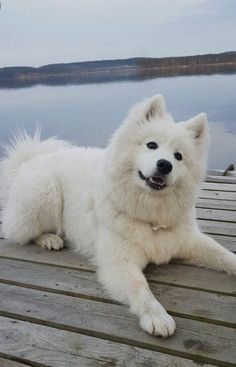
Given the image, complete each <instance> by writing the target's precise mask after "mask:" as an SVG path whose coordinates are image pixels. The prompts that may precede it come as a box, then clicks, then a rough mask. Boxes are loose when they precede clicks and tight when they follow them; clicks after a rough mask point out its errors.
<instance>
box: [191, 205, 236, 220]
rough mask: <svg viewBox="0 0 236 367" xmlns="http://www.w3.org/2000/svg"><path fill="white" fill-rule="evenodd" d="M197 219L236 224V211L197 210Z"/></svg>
mask: <svg viewBox="0 0 236 367" xmlns="http://www.w3.org/2000/svg"><path fill="white" fill-rule="evenodd" d="M197 218H198V219H207V220H216V221H225V222H234V223H236V210H221V209H210V208H197Z"/></svg>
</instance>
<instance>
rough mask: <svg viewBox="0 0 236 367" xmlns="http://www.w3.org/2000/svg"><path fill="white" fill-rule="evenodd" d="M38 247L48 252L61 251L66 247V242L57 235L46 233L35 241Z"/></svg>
mask: <svg viewBox="0 0 236 367" xmlns="http://www.w3.org/2000/svg"><path fill="white" fill-rule="evenodd" d="M34 242H35V243H36V244H37V245H39V246H41V247H43V248H47V249H48V250H56V251H58V250H61V249H62V248H63V247H64V241H63V239H62V238H61V237H59V236H58V235H57V234H53V233H44V234H42V235H41V236H39V237H38V238H36V239H35V241H34Z"/></svg>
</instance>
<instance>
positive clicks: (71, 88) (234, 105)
mask: <svg viewBox="0 0 236 367" xmlns="http://www.w3.org/2000/svg"><path fill="white" fill-rule="evenodd" d="M155 93H162V94H163V95H164V96H165V98H166V102H167V108H168V110H169V111H170V112H171V113H172V115H173V116H174V118H175V119H176V121H179V120H184V119H187V118H190V117H192V116H193V115H195V114H198V113H199V112H206V113H207V114H208V118H209V121H210V127H211V146H210V152H209V153H210V154H209V168H221V169H224V168H226V166H228V165H229V164H230V163H234V164H235V163H236V74H231V75H210V76H181V77H180V76H179V77H169V78H155V79H149V80H147V79H146V80H141V81H122V82H109V83H100V84H87V85H85V84H84V85H66V86H41V85H38V86H34V87H30V88H18V89H0V144H1V146H2V145H3V144H4V143H6V142H7V141H8V139H9V137H10V136H11V132H12V131H15V130H16V129H18V128H22V127H25V129H26V130H27V131H29V132H33V131H34V130H35V127H36V126H40V127H41V128H42V136H43V137H49V136H52V135H57V136H58V137H60V138H62V139H68V140H72V141H74V142H76V143H78V144H80V145H85V146H89V145H90V146H99V147H104V146H105V145H106V143H107V141H108V139H109V137H110V135H111V134H112V132H113V131H114V129H115V128H116V127H117V126H118V125H119V123H120V122H121V121H122V119H123V118H124V117H125V115H126V113H127V110H128V109H129V107H130V106H131V105H132V104H134V103H136V102H138V101H140V100H142V99H143V98H145V97H149V96H151V95H153V94H155ZM0 150H1V148H0Z"/></svg>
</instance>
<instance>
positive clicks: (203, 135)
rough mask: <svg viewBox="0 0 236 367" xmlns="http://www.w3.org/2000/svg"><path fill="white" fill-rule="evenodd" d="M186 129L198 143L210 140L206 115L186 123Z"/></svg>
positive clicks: (202, 114)
mask: <svg viewBox="0 0 236 367" xmlns="http://www.w3.org/2000/svg"><path fill="white" fill-rule="evenodd" d="M186 129H187V130H188V131H189V132H190V134H191V137H192V138H193V139H194V140H195V142H196V143H204V142H207V140H208V120H207V115H206V114H205V113H199V115H197V116H195V117H193V118H192V119H190V120H189V121H187V123H186Z"/></svg>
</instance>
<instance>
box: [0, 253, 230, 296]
mask: <svg viewBox="0 0 236 367" xmlns="http://www.w3.org/2000/svg"><path fill="white" fill-rule="evenodd" d="M63 252H67V256H66V259H67V261H68V260H69V259H70V258H73V259H75V258H78V260H79V261H78V263H77V264H76V266H77V267H74V268H72V267H68V268H67V267H63V268H62V269H61V268H58V266H56V265H57V259H56V258H57V253H55V262H54V266H56V268H55V271H56V272H59V271H60V272H61V273H60V274H61V275H62V274H66V275H67V274H70V276H71V277H72V282H74V283H73V284H74V286H75V287H77V283H78V273H77V272H74V270H75V269H77V270H81V269H82V270H83V271H86V268H87V271H89V272H90V273H91V275H90V279H91V282H94V281H95V280H94V279H96V275H95V273H94V271H95V268H94V267H92V266H89V264H87V263H84V264H83V266H82V267H81V259H80V258H79V256H78V254H75V253H73V252H70V251H67V250H63ZM50 253H51V252H50ZM17 263H19V265H18V264H17ZM0 264H1V267H0V269H1V278H2V279H8V280H12V281H13V280H14V277H15V276H16V277H15V280H18V281H21V282H27V281H28V282H30V281H31V284H34V285H35V284H37V283H35V281H34V277H35V276H36V275H35V276H34V275H32V274H30V276H29V277H28V278H29V279H27V275H26V274H28V270H27V269H28V268H29V269H30V268H32V267H33V265H34V264H35V267H34V268H33V269H34V271H35V273H34V274H37V273H38V272H40V275H41V273H42V269H44V264H42V263H39V264H37V263H33V262H31V261H30V262H28V261H21V260H11V259H7V258H1V259H0ZM11 264H12V265H11ZM59 265H60V264H59ZM64 265H70V261H68V262H66V263H64ZM14 268H15V270H14ZM18 268H21V269H24V271H25V274H23V278H22V277H21V278H19V277H18V276H19V274H20V273H19V274H18ZM149 268H150V266H149V267H148V268H147V269H149ZM36 269H39V270H38V271H36ZM45 269H46V274H47V271H49V269H51V270H50V271H51V273H50V274H51V280H50V279H46V281H48V282H52V279H53V278H52V273H53V271H54V270H53V267H52V266H50V267H49V266H48V265H46V267H45ZM59 269H60V270H59ZM64 269H65V270H64ZM151 269H152V270H153V274H150V271H149V272H148V273H147V274H148V277H150V279H151V280H153V279H155V280H156V281H161V282H165V283H168V282H169V283H171V284H175V285H178V286H184V287H190V288H193V289H200V290H207V291H211V292H217V293H222V294H230V295H236V283H235V279H234V277H231V276H229V275H227V274H225V273H220V272H216V271H214V270H208V269H203V268H198V267H194V266H188V265H185V264H184V265H182V264H181V265H180V264H168V265H162V266H158V267H157V266H153V267H151ZM156 271H158V276H159V275H160V276H161V277H160V278H157V277H156V278H155V274H156ZM162 272H163V276H162ZM167 275H168V276H167ZM186 275H187V276H186ZM81 276H82V275H81ZM31 277H32V279H31ZM41 277H42V276H41ZM153 277H154V278H153ZM47 278H48V277H47ZM173 279H174V281H173ZM58 281H59V279H58V278H57V279H56V280H55V284H58V285H57V286H55V288H56V287H59V286H60V283H58ZM48 286H49V285H48V284H46V283H44V287H48ZM89 287H90V285H89V284H86V290H87V291H89V289H90V288H89ZM76 289H77V291H78V288H76ZM71 290H72V289H71ZM91 294H92V293H91Z"/></svg>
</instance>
